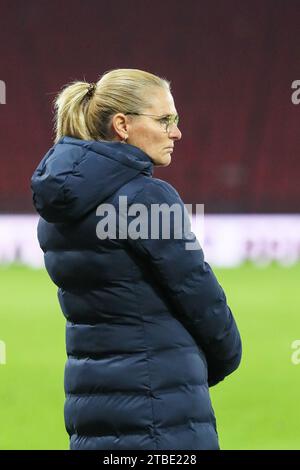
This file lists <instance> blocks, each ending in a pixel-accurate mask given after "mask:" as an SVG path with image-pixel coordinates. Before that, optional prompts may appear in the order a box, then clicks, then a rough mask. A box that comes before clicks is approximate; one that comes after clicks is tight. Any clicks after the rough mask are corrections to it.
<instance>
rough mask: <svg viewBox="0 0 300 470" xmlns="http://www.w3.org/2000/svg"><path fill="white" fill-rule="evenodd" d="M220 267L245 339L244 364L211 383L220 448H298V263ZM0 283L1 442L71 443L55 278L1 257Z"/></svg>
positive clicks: (16, 445) (3, 445)
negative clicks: (295, 351) (5, 262)
mask: <svg viewBox="0 0 300 470" xmlns="http://www.w3.org/2000/svg"><path fill="white" fill-rule="evenodd" d="M215 272H216V274H217V277H218V279H219V281H220V283H221V284H222V285H223V287H224V289H225V292H226V294H227V299H228V302H229V304H230V306H231V308H232V311H233V313H234V315H235V317H236V320H237V322H238V325H239V328H240V331H241V334H242V339H243V347H244V348H243V349H244V351H243V361H242V365H241V366H240V368H239V370H238V371H237V372H235V373H234V374H233V375H232V376H230V377H228V378H227V379H225V381H224V382H223V383H220V384H219V385H217V386H216V387H214V388H212V389H211V394H212V401H213V405H214V408H215V413H216V417H217V423H218V432H219V438H220V445H221V448H223V449H300V432H299V423H300V409H299V399H298V397H299V390H300V364H299V365H295V364H293V363H292V361H291V356H292V353H293V350H292V348H291V343H292V342H293V341H294V340H296V339H300V294H299V290H298V289H299V279H300V266H296V267H293V268H280V267H278V266H271V267H268V268H261V269H259V268H255V267H253V266H250V265H245V266H243V267H241V268H238V269H234V270H216V271H215ZM0 285H1V296H0V341H3V342H4V343H5V349H6V364H1V357H0V423H1V432H0V449H68V436H67V434H66V432H65V428H64V421H63V404H64V393H63V372H64V362H65V344H64V335H65V332H64V324H65V322H64V318H63V315H62V313H61V312H60V308H59V305H58V301H57V297H56V286H54V285H53V284H52V283H51V281H50V279H49V278H48V275H47V274H46V273H45V271H42V270H31V269H27V268H24V267H17V266H14V267H9V268H5V267H0ZM2 346H3V343H2ZM299 356H300V355H299ZM2 362H3V352H2Z"/></svg>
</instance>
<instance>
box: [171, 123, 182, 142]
mask: <svg viewBox="0 0 300 470" xmlns="http://www.w3.org/2000/svg"><path fill="white" fill-rule="evenodd" d="M169 137H170V139H173V140H180V139H181V137H182V133H181V132H180V130H179V127H178V126H176V124H173V126H172V127H171V129H170V131H169Z"/></svg>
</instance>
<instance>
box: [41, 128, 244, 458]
mask: <svg viewBox="0 0 300 470" xmlns="http://www.w3.org/2000/svg"><path fill="white" fill-rule="evenodd" d="M152 171H153V164H152V162H151V160H150V158H149V157H148V156H147V155H146V154H145V153H144V152H143V151H141V150H140V149H138V148H137V147H134V146H131V145H128V144H123V143H117V142H96V141H83V140H79V139H74V138H70V137H64V138H62V139H61V140H60V141H59V142H58V143H57V144H56V145H55V146H54V147H52V148H51V149H50V150H49V151H48V153H47V154H46V155H45V157H44V158H43V160H42V161H41V163H40V164H39V166H38V167H37V169H36V170H35V172H34V174H33V177H32V190H33V200H34V204H35V207H36V209H37V211H38V212H39V214H40V215H41V218H40V220H39V224H38V239H39V242H40V245H41V248H42V250H43V251H44V256H45V266H46V268H47V271H48V273H49V275H50V277H51V279H52V280H53V282H54V283H55V284H56V285H57V286H58V287H59V290H58V297H59V302H60V305H61V309H62V311H63V314H64V315H65V317H66V319H67V324H66V345H67V355H68V359H67V363H66V368H65V393H66V402H65V422H66V429H67V431H68V433H69V435H70V447H71V449H105V450H116V449H122V450H124V449H129V450H131V449H133V450H138V449H182V450H185V449H186V450H187V449H190V450H197V449H218V447H219V445H218V437H217V431H216V421H215V417H214V412H213V409H212V405H211V401H210V396H209V386H210V385H214V384H216V383H217V382H219V381H221V380H223V379H224V377H225V376H227V375H228V374H230V373H231V372H233V371H234V370H235V369H236V368H237V367H238V365H239V362H240V358H241V341H240V336H239V333H238V330H237V327H236V324H235V321H234V319H233V317H232V314H231V311H230V309H229V307H228V306H227V304H226V298H225V295H224V292H223V290H222V288H221V287H220V285H219V283H218V282H217V280H216V278H215V276H214V274H213V272H212V270H211V268H210V267H209V265H208V264H207V263H206V262H205V261H204V259H203V252H202V250H201V249H200V247H199V249H197V250H187V249H186V242H187V241H191V240H193V237H194V235H193V234H192V233H191V232H190V233H188V234H187V235H186V234H185V235H184V237H181V239H180V238H176V237H175V236H173V237H172V236H171V237H170V239H165V238H163V237H162V235H161V232H159V236H158V237H156V239H146V238H144V239H143V238H138V239H134V237H132V236H129V237H127V238H125V237H117V238H110V239H109V238H108V239H100V238H99V236H97V233H96V229H97V224H98V223H99V221H100V220H102V221H103V217H104V214H102V216H99V215H97V214H99V210H98V212H97V213H96V210H97V207H98V206H99V205H100V204H104V203H105V204H108V203H109V204H112V205H113V207H114V208H115V209H116V214H118V210H119V201H120V199H119V197H120V196H126V197H127V204H128V207H131V206H132V204H134V203H142V204H144V205H145V206H146V207H147V208H149V210H150V208H151V205H152V204H162V203H167V204H168V205H172V204H174V203H175V204H179V205H180V206H181V207H182V208H183V203H182V201H181V199H180V197H179V195H178V193H177V192H176V191H175V189H174V188H173V187H172V186H171V185H169V184H168V183H166V182H164V181H161V180H159V179H155V178H153V177H152ZM101 207H102V206H101ZM101 217H102V219H101ZM117 220H118V217H117ZM131 220H132V219H131V218H130V217H129V219H128V221H127V222H128V224H129V222H130V221H131ZM171 233H172V232H171ZM98 235H99V234H98ZM194 238H195V237H194Z"/></svg>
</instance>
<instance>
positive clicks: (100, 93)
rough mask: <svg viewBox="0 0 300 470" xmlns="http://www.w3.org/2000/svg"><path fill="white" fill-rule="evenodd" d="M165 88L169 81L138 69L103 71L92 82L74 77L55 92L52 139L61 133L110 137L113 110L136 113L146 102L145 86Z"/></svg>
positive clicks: (167, 86) (147, 104)
mask: <svg viewBox="0 0 300 470" xmlns="http://www.w3.org/2000/svg"><path fill="white" fill-rule="evenodd" d="M153 87H160V88H165V89H166V90H168V91H170V82H169V81H168V80H166V79H164V78H160V77H158V76H156V75H153V74H152V73H149V72H145V71H143V70H138V69H115V70H111V71H109V72H106V73H104V74H103V75H102V77H101V78H100V79H99V80H98V82H97V83H95V84H90V83H88V82H86V81H75V82H73V83H70V84H68V85H66V86H65V87H64V88H63V90H62V91H61V92H60V93H59V94H58V95H57V97H56V99H55V102H54V106H55V131H56V138H55V143H57V142H58V140H59V139H60V138H61V137H63V136H69V137H76V138H78V139H83V140H110V139H112V138H113V135H112V131H111V126H110V124H111V118H112V116H113V115H114V114H116V113H119V112H121V113H124V114H125V113H140V112H142V111H143V110H144V109H145V108H146V107H147V106H149V105H150V103H149V102H147V96H148V95H149V94H146V93H145V91H146V89H149V88H150V89H151V88H153Z"/></svg>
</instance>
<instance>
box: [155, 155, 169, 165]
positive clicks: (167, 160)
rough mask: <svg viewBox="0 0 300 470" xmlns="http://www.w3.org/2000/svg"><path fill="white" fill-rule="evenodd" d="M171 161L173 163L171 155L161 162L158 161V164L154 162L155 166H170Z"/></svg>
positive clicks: (160, 160)
mask: <svg viewBox="0 0 300 470" xmlns="http://www.w3.org/2000/svg"><path fill="white" fill-rule="evenodd" d="M171 161H172V157H171V155H168V156H167V157H163V158H161V159H159V160H156V162H154V165H155V166H169V165H170V163H171Z"/></svg>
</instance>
